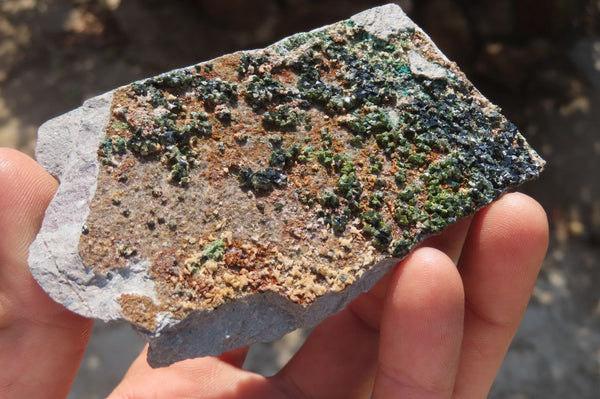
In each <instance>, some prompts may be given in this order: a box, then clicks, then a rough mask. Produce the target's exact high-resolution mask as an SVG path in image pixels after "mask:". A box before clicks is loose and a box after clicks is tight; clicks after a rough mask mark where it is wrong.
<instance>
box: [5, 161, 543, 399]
mask: <svg viewBox="0 0 600 399" xmlns="http://www.w3.org/2000/svg"><path fill="white" fill-rule="evenodd" d="M57 185H58V184H57V182H56V181H55V180H54V179H53V178H52V177H51V176H50V175H48V174H47V173H46V172H45V171H44V170H43V169H42V168H41V167H40V166H39V165H38V164H36V163H35V161H33V160H32V159H31V158H29V157H27V156H26V155H24V154H21V153H19V152H17V151H15V150H10V149H0V237H1V238H2V239H1V240H0V364H1V365H2V372H1V373H0V397H2V398H26V397H27V398H63V397H66V395H67V393H68V391H69V388H70V385H71V383H72V380H73V378H74V377H75V374H76V372H77V368H78V365H79V362H80V360H81V357H82V356H83V352H84V350H85V346H86V344H87V340H88V338H89V334H90V331H91V328H92V321H91V320H89V319H86V318H83V317H81V316H78V315H75V314H73V313H71V312H69V311H68V310H66V309H65V308H64V307H62V306H61V305H59V304H57V303H55V302H53V301H52V300H51V299H50V298H49V297H48V296H47V295H46V294H45V293H44V292H43V291H42V289H41V288H40V287H39V286H38V285H37V283H36V282H35V281H34V280H33V278H32V277H31V274H30V273H29V269H28V267H27V253H28V247H29V245H30V244H31V242H32V241H33V240H34V238H35V235H36V233H37V231H38V229H39V226H40V224H41V220H42V218H43V213H44V210H45V208H46V206H47V205H48V203H49V201H50V199H51V198H52V195H53V194H54V192H55V190H56V188H57ZM547 245H548V224H547V219H546V215H545V213H544V211H543V209H542V208H541V207H540V205H539V204H538V203H537V202H535V201H534V200H533V199H531V198H529V197H527V196H525V195H523V194H519V193H511V194H507V195H504V196H503V197H502V198H500V199H499V200H498V201H496V202H495V203H493V204H492V205H490V206H488V207H486V208H485V209H482V210H481V211H479V212H478V213H477V214H476V215H475V216H473V217H471V218H467V219H463V220H461V221H460V222H459V223H457V224H455V225H454V226H451V227H450V228H448V229H447V230H446V231H445V232H444V233H442V234H441V235H439V236H436V237H432V238H430V239H429V240H427V241H426V242H425V243H424V244H423V245H421V246H420V247H419V248H418V249H417V250H415V251H413V253H412V254H411V255H410V256H409V257H408V258H406V259H405V260H403V261H402V262H401V263H400V264H399V265H398V266H397V267H396V268H395V269H394V270H393V271H392V272H390V273H389V274H388V275H387V276H386V277H384V278H383V279H382V280H381V281H380V282H379V283H378V284H377V285H376V286H375V287H374V288H373V289H371V291H369V292H367V293H364V294H362V295H361V296H359V297H358V298H357V299H356V300H355V301H354V302H352V303H351V304H350V305H349V306H348V307H347V308H346V309H345V310H343V311H342V312H340V313H338V314H336V315H334V316H332V317H330V318H328V319H327V320H325V321H324V322H323V323H321V324H320V325H319V326H318V327H317V328H315V330H314V331H313V333H312V334H311V336H310V337H309V338H308V340H307V341H306V343H305V344H304V345H303V346H302V348H301V349H300V350H299V351H298V353H297V354H296V355H295V356H294V358H293V359H292V360H291V361H290V362H289V363H288V364H287V365H286V366H285V367H284V368H283V369H282V370H281V371H280V372H279V373H278V374H277V375H275V376H273V377H268V378H267V377H263V376H260V375H258V374H254V373H251V372H248V371H245V370H242V369H241V365H242V364H243V362H244V359H245V356H246V352H247V348H240V349H237V350H234V351H231V352H227V353H225V354H223V355H221V356H219V357H205V358H198V359H191V360H186V361H182V362H179V363H176V364H174V365H172V366H171V367H167V368H160V369H151V368H150V367H149V366H148V365H147V363H146V361H145V351H144V352H143V353H142V354H141V355H140V357H138V359H137V360H136V361H135V362H134V363H133V364H132V366H131V368H130V369H129V371H128V373H127V375H126V376H125V378H124V379H123V381H122V382H121V384H120V385H119V386H118V387H117V388H116V389H115V390H114V392H113V393H112V394H111V395H110V397H109V398H110V399H134V398H144V399H146V398H368V397H370V396H371V397H372V398H460V399H471V398H473V399H480V398H485V397H486V396H487V393H488V391H489V389H490V387H491V384H492V382H493V381H494V378H495V376H496V374H497V372H498V369H499V367H500V364H501V363H502V359H503V357H504V355H505V354H506V351H507V349H508V346H509V344H510V341H511V339H512V337H513V336H514V334H515V332H516V330H517V328H518V326H519V323H520V321H521V318H522V316H523V312H524V311H525V308H526V306H527V302H528V300H529V298H530V296H531V292H532V290H533V286H534V284H535V280H536V277H537V274H538V271H539V268H540V266H541V264H542V260H543V258H544V255H545V252H546V249H547Z"/></svg>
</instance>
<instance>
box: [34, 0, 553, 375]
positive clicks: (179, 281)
mask: <svg viewBox="0 0 600 399" xmlns="http://www.w3.org/2000/svg"><path fill="white" fill-rule="evenodd" d="M37 156H38V160H39V162H40V163H41V164H42V165H43V166H45V167H46V169H47V170H48V171H49V172H50V173H52V174H53V175H54V176H56V177H57V178H58V179H59V180H60V182H61V184H60V188H59V190H58V192H57V194H56V196H55V198H54V200H53V201H52V203H51V204H50V206H49V208H48V210H47V212H46V217H45V219H44V223H43V226H42V229H41V232H40V234H39V236H38V238H37V240H36V241H35V242H34V244H33V245H32V247H31V252H30V265H31V270H32V273H33V275H34V276H35V278H36V279H37V280H38V281H39V283H40V284H41V285H42V287H44V289H45V290H47V291H48V292H49V293H50V295H51V296H52V297H53V298H54V299H55V300H57V301H59V302H61V303H62V304H64V305H65V306H66V307H67V308H69V309H71V310H72V311H74V312H77V313H80V314H82V315H85V316H88V317H96V318H100V319H103V320H119V319H125V320H128V321H129V322H131V323H132V324H133V325H134V327H135V328H136V329H137V330H139V331H140V332H142V333H143V334H144V335H145V336H146V337H147V338H148V340H149V341H150V351H149V355H148V360H149V362H150V364H151V365H152V366H164V365H168V364H171V363H172V362H175V361H178V360H181V359H186V358H190V357H197V356H204V355H217V354H220V353H222V352H223V351H226V350H229V349H232V348H235V347H238V346H241V345H247V344H250V343H253V342H256V341H265V340H272V339H276V338H278V337H280V336H282V335H283V334H285V333H287V332H289V331H291V330H293V329H295V328H298V327H301V326H309V325H314V324H316V323H318V322H320V321H321V320H323V319H324V318H325V317H327V316H328V315H330V314H332V313H334V312H336V311H338V310H340V309H341V308H343V307H344V306H345V305H346V304H347V303H348V302H349V301H350V300H351V299H353V298H354V297H356V296H357V295H358V294H359V293H360V292H362V291H364V290H367V289H368V288H370V287H371V286H372V285H373V284H374V283H375V282H376V281H377V280H378V279H379V278H380V277H381V276H383V275H384V274H385V273H386V272H387V271H388V270H389V269H390V268H391V267H392V266H393V265H394V264H395V263H396V262H397V261H398V259H400V258H403V257H404V256H406V254H407V253H408V252H409V251H410V250H411V249H412V248H414V247H415V246H416V245H417V244H418V243H419V242H421V241H422V240H423V239H424V238H426V237H427V236H429V235H432V234H436V233H439V232H441V231H442V230H443V229H444V228H445V227H446V226H448V225H449V224H452V223H454V222H456V221H457V220H458V219H460V218H462V217H464V216H467V215H470V214H473V213H474V212H475V211H476V210H477V209H479V208H481V207H483V206H485V205H487V204H489V203H490V202H492V201H494V200H495V199H496V198H498V197H499V196H500V195H501V194H502V193H503V192H504V191H505V190H506V189H507V188H510V187H514V186H516V185H519V184H521V183H523V182H524V181H526V180H528V179H531V178H534V177H536V176H537V175H538V173H539V172H540V171H541V169H542V167H543V164H544V161H543V160H542V159H541V158H539V157H538V155H537V154H536V153H535V152H534V151H533V150H532V149H531V148H530V147H529V146H528V145H527V143H526V142H525V140H524V138H523V137H522V136H521V134H520V133H519V132H518V131H517V129H516V128H515V126H514V125H513V124H512V123H510V122H509V121H507V120H506V119H505V118H504V117H503V116H502V115H501V114H500V109H499V108H498V107H496V106H494V105H492V104H491V103H490V102H489V101H488V100H487V99H485V98H484V97H483V96H482V95H481V94H480V93H479V92H478V91H477V90H476V89H475V88H474V87H473V85H472V84H471V83H470V82H469V81H468V80H467V79H466V78H465V76H464V75H463V74H462V73H461V72H460V71H459V70H458V69H457V67H456V65H455V64H453V63H452V62H450V61H448V60H447V59H446V58H445V57H444V56H443V54H441V53H440V51H439V50H438V49H437V48H436V47H435V45H434V44H433V43H432V42H431V41H430V40H429V38H428V37H427V35H426V34H425V33H424V32H423V31H422V30H421V29H420V28H418V27H417V26H416V25H414V23H413V22H412V21H411V20H409V19H408V17H407V16H406V15H405V14H404V13H403V12H402V10H401V9H400V8H399V7H398V6H395V5H387V6H383V7H379V8H374V9H371V10H368V11H365V12H363V13H360V14H358V15H355V16H354V17H352V18H350V19H349V20H346V21H342V22H339V23H336V24H334V25H331V26H326V27H323V28H320V29H317V30H314V31H312V32H308V33H300V34H297V35H294V36H292V37H289V38H287V39H284V40H282V41H280V42H278V43H275V44H273V45H271V46H269V47H267V48H265V49H262V50H255V51H245V52H238V53H234V54H230V55H226V56H223V57H220V58H217V59H214V60H212V61H210V62H205V63H201V64H198V65H194V66H191V67H188V68H183V69H178V70H175V71H172V72H168V73H165V74H162V75H159V76H156V77H153V78H149V79H146V80H142V81H138V82H135V83H132V84H130V85H127V86H124V87H120V88H118V89H115V90H113V91H111V92H109V93H106V94H104V95H102V96H99V97H96V98H93V99H91V100H89V101H87V102H86V103H85V104H84V105H83V106H82V107H81V108H79V109H76V110H74V111H72V112H70V113H68V114H65V115H63V116H61V117H58V118H56V119H54V120H51V121H49V122H47V123H46V124H45V125H44V126H42V127H41V128H40V134H39V145H38V149H37Z"/></svg>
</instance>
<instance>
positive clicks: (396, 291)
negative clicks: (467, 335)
mask: <svg viewBox="0 0 600 399" xmlns="http://www.w3.org/2000/svg"><path fill="white" fill-rule="evenodd" d="M463 309H464V297H463V287H462V283H461V280H460V276H459V274H458V271H457V270H456V267H455V265H454V263H453V262H452V260H451V259H450V258H449V257H448V256H447V255H446V254H444V253H442V252H441V251H439V250H436V249H433V248H427V247H424V248H420V249H417V250H416V251H415V252H414V253H413V254H412V255H411V256H410V257H409V258H407V259H406V260H405V261H404V262H403V263H402V264H401V265H400V267H399V268H398V269H397V270H396V272H395V273H394V275H393V277H392V279H391V282H390V287H389V292H388V296H387V298H386V304H385V307H384V313H383V317H382V320H381V337H380V343H379V364H378V367H377V377H376V380H375V389H374V393H373V398H449V397H450V396H451V394H452V389H453V387H454V379H455V375H456V370H457V368H458V362H459V354H460V343H461V339H462V332H463Z"/></svg>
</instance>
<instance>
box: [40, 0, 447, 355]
mask: <svg viewBox="0 0 600 399" xmlns="http://www.w3.org/2000/svg"><path fill="white" fill-rule="evenodd" d="M350 19H351V20H352V21H354V22H355V23H356V24H358V25H360V26H361V27H363V28H364V29H365V30H367V31H368V32H369V33H371V34H373V35H374V36H376V37H378V38H381V39H387V38H388V37H389V36H390V35H393V34H395V33H397V32H398V31H402V30H405V29H415V30H418V31H420V32H421V33H423V34H424V35H425V36H426V37H427V38H429V37H428V36H427V35H426V34H425V33H424V32H423V31H422V30H421V29H420V28H419V27H418V26H417V25H415V24H414V23H413V22H412V21H411V20H410V19H409V18H408V17H407V16H406V14H405V13H404V12H403V11H402V9H401V8H400V7H399V6H397V5H395V4H389V5H385V6H382V7H377V8H372V9H370V10H366V11H364V12H361V13H359V14H356V15H355V16H353V17H351V18H350ZM326 28H327V27H326V26H325V27H321V28H318V29H315V30H317V31H318V30H322V29H326ZM286 40H287V38H286V39H283V40H281V41H279V42H277V43H275V44H273V45H271V46H269V48H276V47H277V46H279V45H281V44H282V43H284V42H285V41H286ZM430 43H432V42H430ZM431 48H432V49H434V50H435V51H436V52H437V53H438V54H439V56H440V57H442V58H443V59H446V57H445V56H444V55H443V53H441V51H439V49H438V48H437V47H435V45H433V44H432V47H431ZM207 62H210V61H207ZM413 63H414V64H415V65H413ZM182 69H183V68H182ZM440 69H442V68H441V67H440V66H439V65H436V64H433V63H430V62H428V61H427V60H425V59H424V58H422V57H415V56H412V57H411V70H413V73H417V74H421V75H428V74H433V75H436V77H438V74H439V73H440ZM444 73H445V71H444ZM112 94H113V92H112V91H111V92H108V93H105V94H103V95H101V96H98V97H95V98H92V99H90V100H88V101H86V102H85V103H84V105H83V106H82V107H80V108H78V109H76V110H73V111H71V112H69V113H67V114H65V115H62V116H59V117H57V118H55V119H53V120H50V121H48V122H47V123H45V124H44V125H43V126H41V127H40V129H39V140H38V147H37V152H36V155H37V159H38V161H39V162H40V164H41V165H42V166H43V167H44V168H46V170H48V171H49V172H50V173H51V174H52V175H54V176H55V177H57V178H58V179H59V180H60V181H61V182H62V183H63V184H61V186H60V187H59V190H58V192H57V194H56V196H55V198H54V199H53V200H52V202H51V204H50V206H49V207H48V209H47V211H46V216H45V218H44V222H43V224H42V229H41V231H40V234H39V235H38V238H37V239H36V241H35V242H34V243H33V244H32V246H31V248H30V257H29V264H30V265H31V270H32V274H33V275H34V277H35V278H36V280H38V282H39V283H40V285H42V287H44V289H45V290H46V291H47V292H49V293H50V295H51V296H52V298H53V299H54V300H56V301H58V302H60V303H62V304H63V305H65V306H66V307H67V308H68V309H70V310H72V311H74V312H76V313H79V314H82V315H84V316H87V317H96V318H102V319H103V320H106V321H108V320H122V319H124V317H123V315H122V313H121V307H120V305H119V302H118V301H117V298H118V297H119V296H120V295H121V294H124V293H129V294H137V295H141V296H148V297H150V298H152V299H153V300H156V293H155V290H154V283H153V281H152V280H151V279H150V278H149V277H148V276H147V274H146V271H147V267H148V261H145V262H140V263H138V264H133V265H130V266H129V267H126V268H124V269H123V271H122V272H121V273H119V274H118V275H117V276H114V277H113V278H112V279H111V280H110V281H109V280H107V279H105V278H101V277H98V276H96V275H94V273H93V272H91V271H89V270H85V269H84V267H83V263H82V260H81V258H80V256H79V254H78V249H77V248H78V242H79V235H80V234H81V228H82V226H83V224H84V223H85V220H86V219H87V216H88V213H89V204H90V202H91V200H92V198H93V196H94V194H95V190H96V184H97V176H98V171H99V161H98V159H97V150H98V146H99V144H100V143H101V141H102V139H103V138H104V137H105V129H106V125H107V123H108V120H109V117H110V106H111V101H112ZM86 133H87V134H86ZM90 169H93V171H92V172H90ZM69 208H71V209H72V211H71V212H69V214H68V215H65V212H64V209H69ZM61 209H63V211H61ZM65 217H68V220H67V221H65ZM65 222H66V223H65ZM55 258H61V259H70V262H71V264H73V265H77V266H78V267H76V268H71V269H67V270H64V269H62V270H61V269H59V268H58V267H57V265H56V263H55V261H54V259H55ZM397 262H398V259H394V258H389V259H386V260H384V261H382V262H379V263H378V264H377V265H374V266H373V267H372V268H371V269H369V270H368V271H367V272H366V273H365V274H364V275H363V276H362V277H361V278H360V279H359V280H357V281H356V282H355V283H354V284H353V285H351V286H350V287H348V288H346V289H345V290H344V291H342V292H330V293H328V294H326V295H325V296H323V297H321V298H319V299H318V300H317V301H315V302H314V303H313V304H311V305H310V306H308V307H306V308H305V307H302V306H301V305H297V304H293V303H291V302H289V301H287V300H286V299H285V298H283V297H281V296H279V295H277V294H274V293H267V294H254V295H251V296H248V297H245V298H243V299H239V300H236V301H235V302H231V303H228V304H225V305H223V306H220V307H219V308H217V309H215V310H212V311H196V312H193V313H191V314H190V315H189V316H188V317H187V318H186V319H184V320H182V321H177V320H175V319H173V318H172V317H171V316H170V315H167V314H160V315H159V316H158V323H159V325H158V327H157V329H156V332H155V333H149V332H148V331H145V330H142V329H140V328H137V329H138V330H139V331H140V332H141V333H142V335H144V336H145V338H146V339H147V340H148V341H149V342H150V350H149V352H148V362H149V364H150V365H151V366H152V367H162V366H168V365H170V364H172V363H174V362H176V361H180V360H184V359H189V358H194V357H199V356H209V355H219V354H221V353H223V352H225V351H228V350H231V349H234V348H237V347H239V346H244V345H249V344H252V343H255V342H259V341H269V340H273V339H277V338H279V337H281V336H283V335H284V334H286V333H288V332H290V331H293V330H294V329H296V328H299V327H309V326H314V325H316V324H318V323H319V322H321V321H322V320H323V319H325V318H326V317H328V316H330V315H332V314H334V313H336V312H338V311H339V310H341V309H343V308H344V307H345V306H346V305H347V304H348V303H349V302H350V301H351V300H352V299H354V298H355V297H356V296H358V295H359V294H360V293H361V292H364V291H366V290H368V289H370V288H371V287H372V286H373V285H374V284H375V283H376V282H377V281H378V280H379V279H380V278H381V277H382V276H383V275H385V274H386V273H387V272H388V271H389V270H390V269H391V268H392V267H393V265H394V264H396V263H397ZM67 273H68V274H67ZM65 287H68V288H69V289H68V290H67V289H65ZM132 288H133V290H132ZM107 292H111V294H110V296H109V295H108V294H107ZM99 298H100V299H102V301H101V302H98V299H99ZM87 302H90V303H94V302H95V303H96V305H95V306H94V308H96V309H101V310H102V314H101V315H98V314H96V313H94V310H93V309H91V308H90V307H89V306H87Z"/></svg>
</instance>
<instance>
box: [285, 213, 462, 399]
mask: <svg viewBox="0 0 600 399" xmlns="http://www.w3.org/2000/svg"><path fill="white" fill-rule="evenodd" d="M470 223H471V218H465V219H462V220H460V221H459V222H458V223H456V224H454V225H452V226H450V227H449V228H447V229H446V230H445V231H444V232H443V233H442V234H440V235H437V236H434V237H430V238H429V239H427V240H426V241H425V242H424V243H423V244H422V245H421V247H434V248H437V249H439V251H442V252H443V253H445V254H446V257H443V256H442V255H443V254H439V255H440V256H442V258H443V259H444V262H445V265H448V261H449V260H450V263H452V261H454V262H457V261H458V257H459V255H460V252H461V250H462V246H463V243H464V240H465V237H466V235H467V232H468V230H469V225H470ZM411 262H412V261H411ZM451 269H455V267H452V268H451ZM392 274H393V273H390V274H388V275H387V276H385V277H384V278H383V279H381V280H380V281H379V282H378V283H377V284H376V285H375V286H374V287H373V288H372V289H371V290H370V291H369V292H366V293H363V294H362V295H360V296H359V297H358V298H357V299H356V300H354V301H353V302H352V303H350V305H349V306H348V308H347V309H346V310H344V311H343V312H341V313H340V314H338V315H335V316H333V317H330V318H329V319H328V320H326V321H325V322H324V323H323V324H322V325H320V326H319V327H317V328H316V329H315V331H313V333H312V334H311V336H310V337H309V338H308V340H307V341H306V343H305V344H304V345H303V346H302V348H301V349H300V350H299V351H298V353H297V354H296V356H294V358H293V359H292V360H291V361H290V362H289V364H288V365H286V367H285V368H284V369H283V370H282V371H281V373H280V374H279V375H278V376H276V378H275V380H277V379H280V380H283V381H284V383H285V385H291V386H294V387H296V388H297V389H300V390H301V391H302V392H305V393H306V394H308V396H311V397H317V398H319V397H323V398H335V397H345V398H351V397H365V396H367V394H366V393H365V392H370V389H372V385H373V382H374V377H375V372H376V369H377V351H376V349H374V348H376V347H377V345H378V344H379V338H378V336H379V334H378V333H379V329H380V322H381V317H382V314H383V309H384V303H385V302H386V301H389V298H387V299H386V295H387V292H388V286H389V284H390V280H391V279H392ZM454 274H455V277H457V276H458V273H456V272H454ZM394 288H395V289H397V287H394ZM461 298H462V294H461ZM390 312H392V313H393V312H394V311H393V310H390ZM459 314H460V315H462V308H460V309H459ZM391 318H393V316H392V317H391ZM461 321H462V319H461ZM315 359H316V360H315ZM280 382H281V381H280Z"/></svg>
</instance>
